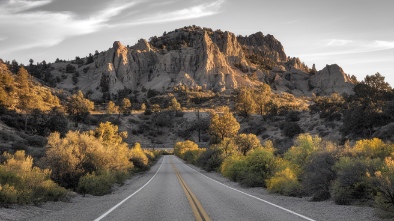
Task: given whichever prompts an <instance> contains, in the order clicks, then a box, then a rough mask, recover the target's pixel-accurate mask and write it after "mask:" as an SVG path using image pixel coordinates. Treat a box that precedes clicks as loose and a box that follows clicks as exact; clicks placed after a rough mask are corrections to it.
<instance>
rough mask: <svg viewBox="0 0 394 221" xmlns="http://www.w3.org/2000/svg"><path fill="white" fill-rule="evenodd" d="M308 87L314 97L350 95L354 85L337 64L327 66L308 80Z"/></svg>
mask: <svg viewBox="0 0 394 221" xmlns="http://www.w3.org/2000/svg"><path fill="white" fill-rule="evenodd" d="M310 86H311V89H312V91H313V92H314V93H315V94H316V95H330V94H332V93H334V92H336V93H339V94H352V93H353V87H354V84H353V83H352V81H351V79H350V77H349V76H348V75H347V74H345V72H344V71H343V70H342V68H341V67H339V66H338V65H337V64H332V65H327V66H326V67H325V68H323V70H321V71H318V72H317V73H316V74H315V75H313V76H311V78H310Z"/></svg>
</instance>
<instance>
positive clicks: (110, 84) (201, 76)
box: [53, 26, 353, 99]
mask: <svg viewBox="0 0 394 221" xmlns="http://www.w3.org/2000/svg"><path fill="white" fill-rule="evenodd" d="M86 60H88V58H87V59H86ZM75 67H76V72H78V73H80V74H78V76H77V78H78V81H77V83H75V82H74V86H73V87H75V86H77V87H78V88H79V89H81V90H82V91H84V92H85V93H88V92H89V94H90V96H91V98H93V99H100V98H102V97H103V96H104V97H105V96H106V97H114V96H116V95H117V94H118V92H119V91H122V90H125V89H126V90H131V91H141V92H146V91H147V90H149V89H151V90H155V91H159V92H164V91H167V90H172V89H173V88H175V87H178V86H186V87H188V88H190V89H195V90H212V91H214V92H224V91H231V90H233V89H237V88H239V87H242V86H252V85H259V84H261V83H268V84H269V85H270V86H271V87H272V88H273V90H274V91H277V92H283V91H285V92H288V93H292V94H294V95H297V96H305V95H306V96H311V95H312V94H313V93H314V94H318V95H326V94H331V93H332V92H338V93H348V94H349V93H352V87H353V83H352V81H351V79H350V77H349V76H348V75H346V74H345V73H344V72H343V70H342V69H341V68H340V67H339V66H338V65H327V67H325V68H324V69H323V70H321V71H316V70H315V69H314V70H313V69H309V68H308V66H307V65H305V64H304V63H302V62H301V61H300V59H298V58H291V57H288V56H287V55H286V53H285V51H284V48H283V46H282V44H281V43H280V42H279V41H278V40H277V39H275V38H274V36H272V35H264V34H263V33H261V32H257V33H255V34H252V35H249V36H235V35H234V34H233V33H231V32H227V31H225V32H223V31H221V30H216V31H213V30H212V29H209V28H200V27H197V26H190V27H184V28H180V29H176V30H174V31H172V32H168V33H164V34H163V35H162V36H160V37H156V36H154V37H152V38H150V40H149V41H147V40H144V39H141V40H139V41H138V43H137V44H135V45H134V46H124V45H122V44H121V43H120V42H118V41H116V42H114V44H113V46H112V48H109V49H108V50H107V51H104V52H101V53H98V52H97V53H96V54H95V55H94V56H93V59H91V62H84V63H82V64H79V65H75ZM63 68H64V67H63ZM61 72H64V70H61V68H58V69H55V70H54V71H53V73H54V74H55V75H56V74H58V75H59V73H61ZM58 87H63V88H66V89H67V88H68V89H70V84H68V83H67V82H64V83H62V84H58Z"/></svg>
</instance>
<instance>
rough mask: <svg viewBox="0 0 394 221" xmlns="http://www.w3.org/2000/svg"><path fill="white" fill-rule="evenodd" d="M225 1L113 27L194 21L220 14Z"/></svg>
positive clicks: (158, 14) (160, 14)
mask: <svg viewBox="0 0 394 221" xmlns="http://www.w3.org/2000/svg"><path fill="white" fill-rule="evenodd" d="M224 2H225V0H217V1H215V2H212V3H205V4H200V5H196V6H191V7H188V8H184V9H180V10H176V11H172V12H160V13H157V14H156V15H150V16H149V17H146V18H141V19H137V20H135V21H133V22H129V23H122V24H117V25H114V26H116V27H118V26H135V25H143V24H159V23H165V22H173V21H179V20H187V19H194V18H200V17H206V16H210V15H214V14H218V13H219V12H220V8H221V6H222V4H223V3H224Z"/></svg>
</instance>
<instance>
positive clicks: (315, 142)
mask: <svg viewBox="0 0 394 221" xmlns="http://www.w3.org/2000/svg"><path fill="white" fill-rule="evenodd" d="M320 145H321V138H320V137H318V136H311V135H310V134H300V135H299V136H298V137H297V138H296V140H295V145H294V146H292V147H291V148H290V149H289V150H287V152H286V153H285V154H284V158H285V159H286V160H288V161H290V162H291V163H292V164H293V165H295V166H296V167H298V168H299V169H301V168H302V167H303V166H304V165H305V162H306V161H307V158H308V157H309V155H310V154H311V153H312V152H314V151H317V150H319V149H320Z"/></svg>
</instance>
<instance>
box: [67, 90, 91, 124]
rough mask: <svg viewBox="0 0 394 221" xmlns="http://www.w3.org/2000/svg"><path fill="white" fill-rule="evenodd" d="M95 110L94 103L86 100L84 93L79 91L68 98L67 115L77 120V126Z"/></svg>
mask: <svg viewBox="0 0 394 221" xmlns="http://www.w3.org/2000/svg"><path fill="white" fill-rule="evenodd" d="M91 110H94V103H93V102H92V101H89V100H88V99H85V98H84V96H83V93H82V91H78V92H77V93H76V94H73V95H72V96H71V97H69V98H68V102H67V104H66V111H67V113H68V114H69V115H70V116H71V117H72V118H73V119H74V120H75V125H76V126H78V122H80V121H81V120H82V119H84V118H85V117H86V116H88V115H89V114H90V111H91Z"/></svg>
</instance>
